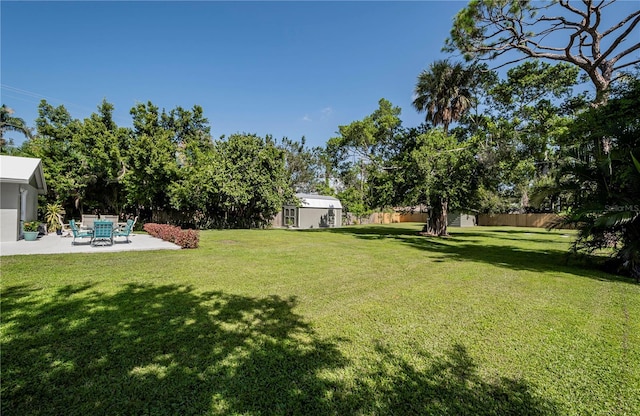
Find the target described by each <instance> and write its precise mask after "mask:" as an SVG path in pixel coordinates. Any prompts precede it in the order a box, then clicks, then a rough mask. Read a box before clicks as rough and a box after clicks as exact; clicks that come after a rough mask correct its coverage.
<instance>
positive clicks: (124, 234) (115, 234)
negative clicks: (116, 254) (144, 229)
mask: <svg viewBox="0 0 640 416" xmlns="http://www.w3.org/2000/svg"><path fill="white" fill-rule="evenodd" d="M132 230H133V220H127V225H125V227H124V228H123V229H122V230H115V231H114V232H113V237H114V238H115V237H126V238H127V243H128V242H129V234H131V231H132Z"/></svg>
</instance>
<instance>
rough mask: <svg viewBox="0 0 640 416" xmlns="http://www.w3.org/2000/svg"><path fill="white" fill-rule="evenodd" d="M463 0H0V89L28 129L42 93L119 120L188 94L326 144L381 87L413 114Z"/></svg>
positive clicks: (209, 108)
mask: <svg viewBox="0 0 640 416" xmlns="http://www.w3.org/2000/svg"><path fill="white" fill-rule="evenodd" d="M465 5H466V1H406V2H400V1H395V2H372V1H358V2H336V1H319V2H307V1H284V2H275V1H262V2H219V1H196V2H177V1H172V2H169V1H164V2H130V1H108V2H107V1H105V2H93V1H81V2H79V1H77V2H58V1H48V2H13V1H6V0H2V1H1V2H0V13H1V22H0V23H1V26H0V27H1V38H0V39H1V48H0V50H1V63H0V65H1V67H0V70H1V72H0V75H1V84H2V89H1V94H2V95H1V101H2V103H3V104H6V105H7V106H9V107H11V108H12V109H14V110H15V116H17V117H21V118H23V119H24V120H25V121H26V122H27V124H28V125H29V126H30V127H33V126H34V125H35V122H34V121H35V119H36V117H37V106H38V103H39V101H40V100H41V99H43V98H44V99H46V100H47V101H48V102H49V103H50V104H52V105H55V106H57V105H60V104H63V105H64V106H65V107H66V108H67V109H68V110H69V112H70V113H71V115H72V116H73V117H75V118H79V119H83V118H86V117H88V116H89V115H90V114H91V113H92V112H94V111H96V107H97V106H98V105H99V104H100V102H101V101H102V100H103V99H106V100H107V101H109V102H110V103H112V104H114V106H115V113H114V118H115V120H116V122H117V123H118V124H119V125H120V126H131V116H130V115H129V110H130V109H131V107H133V106H134V105H136V103H140V102H142V103H146V102H147V101H151V102H152V103H153V104H155V105H156V106H158V107H160V108H165V109H166V110H170V109H172V108H175V107H177V106H182V107H183V108H191V107H192V106H193V105H196V104H197V105H200V106H202V107H203V109H204V113H205V116H206V117H207V118H208V119H209V122H210V125H211V131H212V135H213V136H214V137H215V138H217V137H220V136H221V135H227V136H228V135H230V134H233V133H238V132H240V133H241V132H246V133H256V134H258V135H260V136H264V135H266V134H271V135H273V136H274V137H275V138H277V139H280V138H282V137H285V136H286V137H289V138H290V139H295V140H298V139H300V138H301V137H302V136H305V137H306V139H307V143H308V144H310V145H312V146H322V145H324V144H325V143H326V141H327V140H328V139H329V138H331V137H334V136H335V135H336V131H337V130H338V126H339V125H344V124H349V123H350V122H352V121H355V120H360V119H362V118H364V117H365V116H367V115H369V114H371V113H372V112H373V111H374V110H375V109H376V108H377V103H378V100H379V99H380V98H386V99H388V100H389V101H391V102H392V103H393V104H394V105H396V106H399V107H401V108H402V115H401V118H402V120H403V122H404V125H405V126H416V125H418V124H419V123H420V122H421V121H422V120H423V119H424V115H423V114H418V113H417V112H416V111H415V110H414V109H413V108H412V106H411V101H412V93H413V88H414V86H415V82H416V79H417V76H418V75H419V73H420V72H421V71H422V70H424V69H426V68H428V66H429V64H430V63H432V62H433V61H435V60H437V59H442V58H446V57H450V56H448V55H447V54H444V53H442V52H441V49H442V46H443V44H444V41H445V39H446V37H447V36H448V33H449V30H450V28H451V23H452V19H453V17H454V15H455V14H456V12H457V11H459V10H460V9H462V8H463V7H464V6H465ZM637 8H638V1H637V0H633V1H619V2H618V3H617V5H616V6H612V7H610V8H608V9H607V10H609V12H608V14H607V15H606V16H604V19H605V20H608V21H607V22H603V25H604V24H607V27H608V26H609V25H610V24H612V23H613V22H615V21H617V20H619V19H620V18H621V17H622V16H626V15H627V14H628V13H630V12H631V11H634V10H637ZM638 37H639V34H638V31H637V30H636V31H635V32H634V33H633V34H631V35H630V36H629V39H627V41H626V42H634V41H637V39H638ZM637 57H638V54H637V53H636V54H635V55H634V58H636V59H637ZM453 58H454V59H456V57H453ZM501 72H502V73H503V74H504V70H502V71H501ZM8 137H10V138H11V137H13V138H14V139H15V141H16V143H18V144H19V143H20V142H22V141H23V137H22V136H20V135H18V134H14V135H8Z"/></svg>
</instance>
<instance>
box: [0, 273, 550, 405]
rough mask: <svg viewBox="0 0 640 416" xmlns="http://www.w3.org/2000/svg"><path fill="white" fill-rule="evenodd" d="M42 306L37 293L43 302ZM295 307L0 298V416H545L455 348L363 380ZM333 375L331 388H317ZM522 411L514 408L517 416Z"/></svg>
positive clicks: (24, 293)
mask: <svg viewBox="0 0 640 416" xmlns="http://www.w3.org/2000/svg"><path fill="white" fill-rule="evenodd" d="M46 295H49V296H46ZM295 306H296V299H295V298H287V299H283V298H280V297H277V296H268V297H264V298H252V297H245V296H238V295H232V294H226V293H222V292H210V293H198V292H195V291H194V290H193V289H192V288H190V287H185V286H178V285H171V286H153V285H133V284H132V285H128V286H126V287H124V288H122V289H121V290H120V291H118V292H116V293H110V294H105V293H100V292H97V291H95V290H93V288H92V286H91V285H90V284H87V285H81V286H67V287H63V288H61V289H58V290H57V291H56V292H55V293H53V294H52V295H51V293H50V292H46V293H45V292H44V291H35V292H34V291H30V290H29V289H28V288H25V287H10V288H7V289H6V290H3V296H2V312H3V320H2V326H3V331H2V338H1V339H2V386H1V389H2V390H1V392H2V403H1V412H2V414H3V415H5V416H9V415H61V414H64V415H88V414H90V415H99V414H110V415H111V414H123V415H125V414H126V415H129V414H136V415H137V414H159V415H162V414H166V415H178V414H179V415H188V414H193V415H203V414H254V415H281V414H300V415H309V414H314V415H336V414H339V415H355V414H363V413H371V414H452V415H453V414H480V415H483V414H532V415H543V414H554V409H555V407H554V406H553V405H552V404H550V402H548V401H546V400H542V399H538V398H535V397H534V395H533V394H532V393H531V388H530V387H529V386H528V385H527V384H526V383H524V382H519V381H514V380H507V379H504V380H500V381H499V382H488V381H485V380H483V379H482V378H481V377H480V376H478V374H477V373H476V371H475V364H474V363H473V361H472V360H471V358H470V357H469V356H468V354H466V352H465V350H464V348H463V347H459V346H456V347H455V348H454V349H453V350H452V351H451V352H448V353H447V354H445V356H444V358H442V359H434V358H433V357H425V360H426V361H425V363H427V364H428V363H430V362H431V363H432V364H431V365H430V366H427V367H428V368H427V369H426V370H419V369H417V368H415V367H414V366H412V365H411V364H409V363H408V362H404V361H402V360H400V359H398V358H397V357H395V356H394V354H393V353H392V352H391V351H388V350H386V349H384V348H382V347H379V348H377V349H376V350H375V354H374V356H375V357H377V360H378V363H379V364H378V366H373V367H372V368H373V369H372V370H371V372H370V373H367V372H368V371H369V370H368V369H364V370H362V369H358V368H355V369H354V371H356V372H357V373H362V372H364V373H366V377H363V378H357V379H356V380H342V379H340V378H339V377H336V376H335V375H336V374H340V373H341V372H342V371H344V370H345V369H347V368H354V367H353V366H352V364H353V363H350V362H349V361H348V360H346V359H345V358H344V356H343V355H342V354H341V353H340V351H339V349H338V343H340V342H347V341H348V340H340V339H336V340H323V339H321V338H320V337H319V336H318V335H317V334H316V333H315V332H314V331H313V330H312V328H311V327H310V325H309V324H308V323H306V322H304V320H303V319H302V318H301V317H300V316H299V315H297V314H296V313H294V312H293V309H294V308H295ZM327 373H328V374H334V377H327ZM525 410H526V411H525Z"/></svg>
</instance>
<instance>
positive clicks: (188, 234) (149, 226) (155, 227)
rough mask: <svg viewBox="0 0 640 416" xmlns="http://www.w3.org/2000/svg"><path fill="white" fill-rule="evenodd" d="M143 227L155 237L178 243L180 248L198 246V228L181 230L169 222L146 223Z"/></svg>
mask: <svg viewBox="0 0 640 416" xmlns="http://www.w3.org/2000/svg"><path fill="white" fill-rule="evenodd" d="M143 229H144V230H145V231H146V232H147V233H149V235H152V236H154V237H157V238H161V239H163V240H165V241H168V242H170V243H174V244H177V245H179V246H180V247H182V248H198V243H199V242H200V233H199V232H198V230H191V229H189V230H183V229H181V228H180V227H176V226H174V225H169V224H156V223H152V222H150V223H146V224H145V225H144V227H143Z"/></svg>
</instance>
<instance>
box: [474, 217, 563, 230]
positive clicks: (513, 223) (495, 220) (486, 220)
mask: <svg viewBox="0 0 640 416" xmlns="http://www.w3.org/2000/svg"><path fill="white" fill-rule="evenodd" d="M559 218H560V217H558V216H557V215H556V214H493V215H491V214H480V215H478V225H480V226H507V227H537V228H546V227H548V226H549V225H550V224H551V223H552V222H555V221H557V220H558V219H559Z"/></svg>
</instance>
